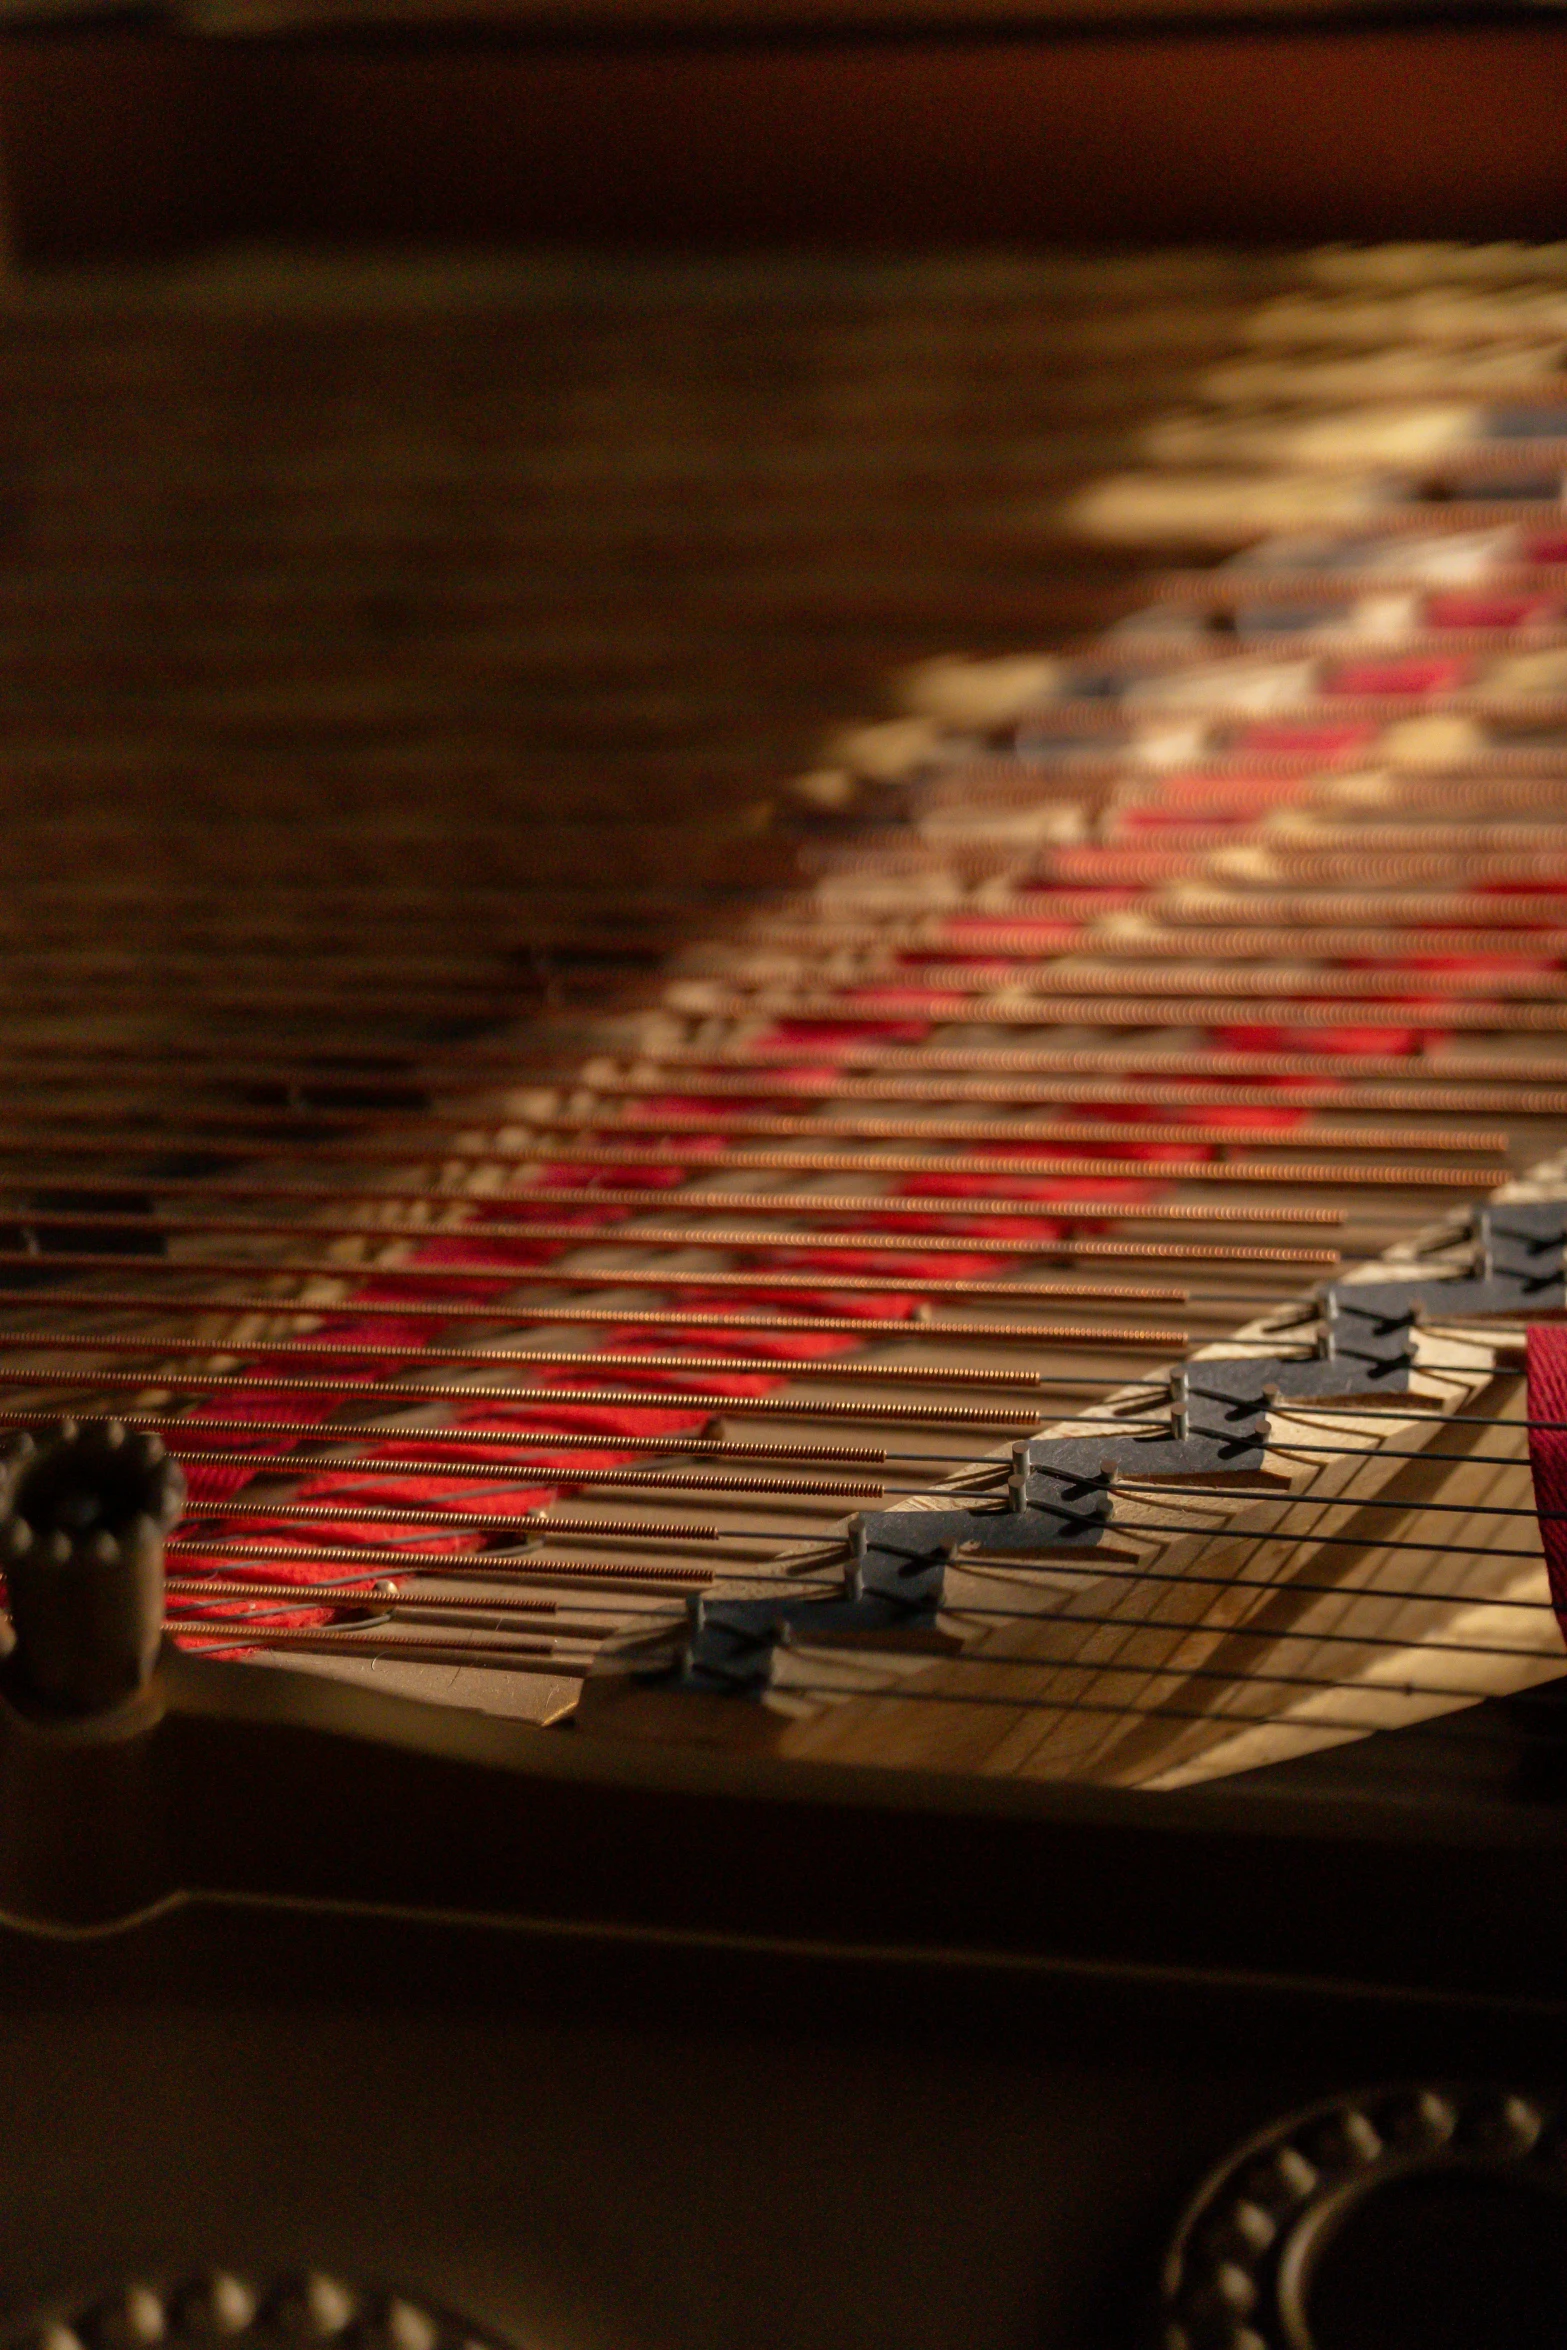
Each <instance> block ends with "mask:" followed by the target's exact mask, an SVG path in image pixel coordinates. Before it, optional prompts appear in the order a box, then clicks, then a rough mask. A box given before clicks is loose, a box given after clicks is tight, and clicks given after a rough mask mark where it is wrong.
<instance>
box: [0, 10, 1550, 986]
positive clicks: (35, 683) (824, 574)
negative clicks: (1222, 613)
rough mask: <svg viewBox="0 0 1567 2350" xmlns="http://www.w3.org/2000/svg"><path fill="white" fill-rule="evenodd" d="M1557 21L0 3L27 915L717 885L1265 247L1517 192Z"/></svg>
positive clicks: (1098, 582) (754, 853)
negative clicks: (208, 896) (194, 892)
mask: <svg viewBox="0 0 1567 2350" xmlns="http://www.w3.org/2000/svg"><path fill="white" fill-rule="evenodd" d="M1564 58H1567V32H1564V30H1563V28H1562V26H1561V24H1560V21H1559V20H1558V19H1555V18H1553V17H1551V16H1550V15H1549V14H1548V13H1542V12H1541V11H1538V10H1534V11H1523V12H1521V13H1520V12H1513V13H1507V12H1498V11H1496V10H1494V9H1486V10H1483V11H1475V10H1469V11H1462V10H1460V11H1458V12H1456V13H1455V12H1454V11H1452V10H1446V11H1439V12H1435V13H1433V12H1431V11H1429V10H1399V9H1393V10H1388V9H1383V10H1382V11H1380V12H1379V13H1368V12H1367V11H1366V10H1364V9H1359V10H1349V9H1346V8H1344V7H1341V6H1337V5H1333V4H1332V0H1329V4H1327V5H1317V6H1313V5H1311V4H1310V0H1306V4H1305V5H1299V4H1296V5H1292V6H1291V7H1290V8H1289V9H1287V10H1281V9H1272V10H1270V9H1268V8H1267V7H1265V6H1264V7H1262V8H1260V9H1259V8H1255V7H1254V8H1253V9H1252V10H1251V11H1250V12H1249V13H1247V14H1236V13H1235V12H1234V10H1233V9H1230V10H1228V11H1226V10H1225V9H1224V8H1222V7H1221V8H1220V9H1219V10H1217V11H1213V10H1210V11H1208V12H1207V13H1204V12H1203V11H1202V10H1201V9H1200V8H1199V9H1196V10H1194V9H1193V8H1192V7H1191V6H1190V5H1186V6H1185V7H1184V8H1183V9H1182V11H1181V13H1180V14H1179V15H1178V16H1169V15H1161V14H1160V12H1159V10H1158V9H1156V8H1152V7H1150V6H1149V5H1148V0H1131V4H1129V5H1118V6H1116V7H1115V8H1114V9H1108V8H1106V7H1102V6H1099V4H1098V0H1073V5H1071V7H1070V8H1069V10H1067V11H1065V12H1064V11H1063V8H1062V7H1061V5H1059V0H1058V4H1057V5H1055V6H1053V7H1052V6H1050V5H1048V4H1044V0H941V5H939V6H937V7H936V8H935V9H934V10H933V9H932V8H931V7H930V6H929V4H928V0H923V4H917V0H902V4H901V5H893V4H892V0H701V5H700V6H696V5H692V0H569V4H568V0H453V4H452V5H447V6H443V5H440V4H435V5H432V4H430V0H201V4H200V5H198V6H196V7H195V8H194V9H193V10H191V11H189V12H186V13H184V14H181V15H177V16H175V15H169V14H167V13H165V12H161V11H151V12H148V11H131V12H127V11H124V10H113V11H104V12H101V13H98V14H95V13H94V12H93V11H92V10H91V9H83V8H81V7H71V8H68V9H64V10H62V9H59V8H56V7H55V6H54V5H53V0H47V4H45V0H32V4H30V5H22V6H16V5H13V6H11V7H10V8H9V10H8V11H7V12H6V14H5V17H4V21H3V23H0V168H3V174H4V190H5V211H6V218H7V223H8V229H7V236H8V257H7V265H6V269H5V272H4V274H3V276H0V754H3V760H4V773H5V778H6V782H5V793H4V805H5V812H6V817H7V841H6V862H7V865H8V867H9V868H10V870H11V872H12V874H13V875H14V876H18V877H22V878H25V879H26V880H27V881H28V882H29V884H30V885H36V884H37V883H39V882H40V881H43V882H44V883H45V884H46V888H45V895H46V896H47V895H48V891H49V888H50V887H54V886H57V887H58V888H59V889H60V890H63V891H64V892H65V893H66V896H67V898H68V900H69V907H68V917H62V916H61V914H60V908H59V905H58V904H55V905H54V910H53V912H52V913H50V915H49V920H50V921H51V922H57V921H58V920H60V919H62V918H68V926H69V927H70V928H71V930H72V933H73V935H75V936H78V937H79V936H80V935H81V933H82V932H83V931H84V930H85V931H86V932H88V933H90V932H91V930H92V928H93V925H94V924H107V925H109V926H110V927H111V928H113V927H114V926H116V925H119V926H121V927H122V928H123V927H124V926H125V925H127V924H129V925H130V926H131V929H132V931H133V932H134V933H136V935H142V934H143V933H144V932H146V931H159V932H160V933H161V931H162V929H163V927H164V926H165V925H166V924H167V923H168V922H169V921H171V920H173V919H175V918H176V913H177V907H178V903H179V901H180V900H181V897H182V894H188V892H189V890H190V889H191V888H192V887H200V888H201V889H208V888H210V889H211V890H214V891H216V892H219V893H221V894H223V895H224V896H227V895H228V894H230V893H235V892H238V893H243V892H246V891H249V892H252V893H254V892H257V891H261V892H265V891H266V890H267V889H268V888H269V887H270V886H271V883H272V882H274V881H275V882H276V884H277V886H278V887H279V888H281V889H284V890H285V891H288V892H294V893H296V896H297V895H298V893H303V896H302V897H300V899H299V902H300V903H302V904H303V903H305V902H306V901H308V909H307V911H306V912H304V913H301V914H299V915H298V917H297V919H298V920H299V922H300V923H302V924H304V925H305V926H306V928H307V929H310V930H311V931H312V935H313V934H314V932H315V931H317V930H319V931H321V932H323V933H325V932H329V931H331V930H332V929H333V928H334V926H336V925H339V924H340V923H342V922H343V921H345V920H346V919H348V916H347V914H346V913H345V910H344V907H343V906H342V905H341V904H340V903H337V902H336V901H334V899H333V898H332V896H331V889H332V885H333V884H335V883H338V882H344V883H347V884H353V885H356V886H357V885H358V884H360V883H364V884H367V885H368V884H374V885H375V886H376V888H377V889H378V890H380V891H381V892H382V893H383V896H382V898H381V900H380V904H381V907H382V911H383V912H384V909H385V904H386V901H385V898H384V891H385V889H386V888H387V887H388V886H394V887H395V886H396V885H397V884H398V883H399V881H400V880H406V879H408V878H410V877H415V876H416V877H417V879H418V881H419V883H420V886H421V888H422V889H423V890H425V892H426V893H427V898H428V896H429V895H430V893H434V895H435V896H437V897H439V898H440V900H441V902H442V907H444V909H445V915H444V916H443V917H442V918H445V917H446V916H450V915H451V914H452V913H453V911H454V910H455V911H457V912H458V913H460V909H461V905H462V902H463V892H464V889H465V887H466V886H467V885H468V884H469V883H471V882H472V881H473V880H474V879H475V878H476V870H477V866H478V864H479V863H481V862H482V864H483V868H484V878H485V880H486V881H487V882H488V883H490V884H491V885H499V886H501V887H503V888H505V889H506V890H508V891H512V892H515V893H517V899H518V906H519V912H520V914H521V915H523V916H525V915H526V911H527V908H528V906H530V905H534V906H537V907H538V908H539V909H540V918H541V919H542V918H543V910H544V909H545V908H549V909H552V910H553V911H554V913H555V914H556V915H557V916H558V919H559V921H560V922H564V923H566V924H567V926H568V927H569V920H570V917H569V916H568V914H567V913H566V912H563V911H562V909H566V908H569V907H570V906H571V905H574V904H576V903H579V902H588V901H591V902H593V903H594V904H596V905H597V906H598V907H599V909H600V913H601V914H602V912H603V909H604V906H605V905H606V903H608V902H609V901H611V900H614V899H616V898H617V895H618V896H620V897H625V898H627V899H628V901H629V898H630V897H633V896H634V897H635V898H636V899H637V902H638V913H637V920H638V921H639V922H640V923H641V924H642V925H643V927H644V929H645V930H647V932H648V934H649V935H650V936H651V935H652V933H654V932H656V931H657V930H658V928H659V924H660V922H661V920H662V916H661V914H660V911H659V908H660V905H661V904H662V903H663V901H665V900H666V899H667V900H668V901H669V902H670V903H672V904H673V905H675V906H676V907H677V908H681V909H684V911H685V913H687V914H688V913H690V912H692V911H694V910H696V909H697V908H699V907H701V906H704V905H710V904H712V903H714V902H717V901H722V900H723V899H724V898H725V897H726V896H727V895H729V894H731V893H732V892H734V891H735V890H745V889H749V888H751V887H752V886H754V885H755V884H756V882H757V881H758V880H763V879H766V878H767V877H769V876H770V875H772V874H774V873H776V872H777V871H778V870H779V869H780V859H781V858H783V857H784V856H785V855H786V844H785V843H784V842H783V841H782V840H781V838H780V830H779V809H780V806H781V805H784V806H786V805H787V802H783V803H781V802H780V800H779V796H778V792H779V785H780V782H781V780H782V779H783V778H786V777H787V776H788V775H789V774H790V773H791V772H793V771H795V770H798V769H799V768H801V767H802V766H810V765H811V764H812V763H813V761H814V760H815V758H816V756H817V751H818V745H819V743H820V740H821V737H822V734H823V731H824V729H826V728H829V727H830V726H831V725H833V724H834V723H836V722H841V721H843V720H846V719H852V718H856V717H861V716H866V715H870V714H874V713H875V711H876V710H877V709H878V708H879V707H882V706H884V704H883V681H884V679H885V678H886V676H887V673H888V672H889V671H891V670H895V669H896V668H898V667H900V666H901V665H903V664H905V663H907V662H910V661H913V660H915V659H917V658H919V657H921V656H923V655H927V654H930V653H935V652H942V651H947V650H954V649H957V650H967V651H973V652H984V651H987V650H993V649H1001V648H1004V647H1009V646H1017V645H1020V644H1033V643H1039V642H1048V641H1052V640H1056V641H1059V640H1060V639H1061V638H1063V637H1070V636H1071V635H1072V634H1074V633H1077V632H1081V631H1087V630H1090V629H1093V628H1096V627H1098V626H1100V625H1102V624H1103V623H1104V622H1105V621H1106V620H1107V619H1108V618H1111V617H1113V616H1114V614H1115V613H1116V612H1118V611H1119V610H1121V609H1123V608H1125V606H1126V604H1127V602H1128V601H1129V599H1130V579H1131V570H1130V567H1129V565H1128V563H1127V562H1126V561H1125V560H1123V559H1122V558H1121V557H1119V556H1117V555H1116V554H1115V553H1114V552H1113V551H1106V550H1099V551H1093V550H1089V549H1086V548H1083V547H1079V546H1077V545H1075V544H1073V543H1071V542H1070V541H1068V540H1067V539H1065V538H1064V537H1063V535H1062V530H1061V525H1060V522H1059V519H1058V515H1059V509H1060V506H1061V503H1062V500H1063V497H1064V495H1065V494H1066V492H1067V491H1068V490H1069V489H1070V488H1071V487H1073V486H1074V485H1076V484H1077V483H1078V482H1080V481H1081V480H1082V479H1083V478H1085V477H1087V476H1092V475H1094V474H1097V473H1101V472H1103V471H1104V470H1106V469H1107V468H1111V467H1113V466H1115V465H1116V464H1117V463H1118V462H1120V461H1121V460H1122V458H1123V457H1124V456H1125V455H1126V453H1127V451H1128V449H1129V448H1130V445H1131V435H1132V434H1133V433H1134V431H1135V429H1136V428H1137V426H1138V425H1139V424H1140V423H1141V422H1142V420H1143V419H1144V418H1145V417H1146V416H1147V415H1148V414H1149V413H1150V412H1158V411H1160V410H1168V409H1169V408H1170V407H1171V406H1172V405H1174V404H1178V403H1179V399H1180V395H1181V391H1182V387H1183V385H1184V383H1185V381H1186V378H1187V375H1188V372H1189V370H1191V369H1194V368H1196V367H1198V366H1199V365H1200V364H1202V363H1203V362H1204V361H1205V360H1207V359H1209V358H1210V357H1211V356H1213V355H1214V354H1215V353H1216V352H1218V351H1221V350H1223V349H1224V348H1226V347H1227V345H1228V343H1229V341H1230V339H1231V336H1232V334H1233V330H1234V325H1235V321H1236V319H1237V318H1238V316H1239V315H1240V314H1241V312H1242V311H1243V310H1245V309H1246V308H1248V307H1249V306H1251V305H1252V304H1253V303H1255V302H1256V301H1257V300H1259V299H1260V298H1262V297H1263V296H1265V295H1266V294H1267V293H1268V292H1269V291H1270V290H1271V289H1272V288H1273V287H1274V286H1276V285H1277V284H1279V283H1280V282H1282V277H1281V272H1282V271H1283V269H1284V266H1285V264H1284V262H1283V260H1282V259H1281V255H1282V254H1283V253H1284V252H1285V251H1286V249H1287V248H1288V247H1289V246H1291V245H1299V244H1301V243H1309V242H1311V241H1313V240H1317V239H1320V238H1323V237H1344V236H1351V237H1360V236H1373V237H1384V236H1443V235H1453V234H1461V235H1469V236H1476V235H1478V236H1493V235H1523V236H1531V235H1550V234H1553V233H1559V232H1560V229H1561V227H1562V223H1563V219H1564V207H1563V202H1562V198H1563V194H1564V190H1567V151H1564V147H1563V142H1562V140H1561V136H1560V119H1561V101H1562V97H1563V71H1562V68H1563V62H1564ZM133 881H136V882H137V884H138V887H137V888H136V889H132V888H131V886H130V884H131V883H132V882H133ZM84 891H85V894H83V892H84ZM133 900H134V901H135V905H134V907H133V904H132V901H133ZM30 902H31V901H30ZM51 902H52V901H51ZM280 902H281V901H280ZM290 903H291V904H292V903H294V899H293V898H291V899H290ZM426 911H427V914H428V915H429V918H431V919H435V918H436V915H437V913H438V912H439V911H440V909H437V908H433V907H431V906H429V905H428V904H427V908H426ZM291 918H292V917H291ZM21 919H22V917H21V916H19V915H16V914H15V913H14V912H13V921H17V920H21ZM304 935H305V932H304V931H303V930H302V931H301V933H300V936H301V939H302V940H303V938H304ZM128 943H131V944H134V943H135V941H134V937H131V938H130V939H129V940H128Z"/></svg>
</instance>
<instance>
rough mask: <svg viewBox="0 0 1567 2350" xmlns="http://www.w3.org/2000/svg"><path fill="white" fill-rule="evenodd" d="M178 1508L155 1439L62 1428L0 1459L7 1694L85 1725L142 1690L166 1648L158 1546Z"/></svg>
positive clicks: (99, 1426)
mask: <svg viewBox="0 0 1567 2350" xmlns="http://www.w3.org/2000/svg"><path fill="white" fill-rule="evenodd" d="M184 1503H185V1478H184V1473H183V1471H182V1470H181V1469H180V1467H179V1465H178V1463H177V1462H175V1461H172V1460H170V1459H169V1457H168V1454H167V1453H166V1451H165V1450H164V1446H163V1443H162V1440H161V1438H159V1437H157V1436H155V1435H152V1434H150V1433H148V1434H139V1435H133V1434H131V1433H130V1432H129V1431H128V1430H126V1429H125V1428H123V1427H122V1426H121V1425H120V1423H119V1422H118V1421H117V1420H98V1421H92V1422H89V1423H87V1424H86V1425H79V1424H78V1423H77V1422H76V1421H74V1420H61V1421H58V1422H56V1423H55V1425H54V1426H53V1427H50V1428H48V1429H45V1430H43V1431H42V1432H41V1433H39V1434H38V1435H36V1436H26V1435H24V1436H22V1437H21V1438H20V1439H19V1440H18V1439H13V1440H12V1441H11V1442H10V1443H9V1444H7V1445H6V1446H5V1447H4V1449H3V1451H0V1566H3V1568H4V1571H5V1577H6V1583H7V1587H8V1589H9V1593H10V1604H11V1622H12V1626H13V1629H14V1631H15V1635H16V1646H15V1649H14V1651H13V1653H12V1656H11V1658H10V1660H9V1662H8V1665H7V1668H6V1670H7V1674H8V1677H9V1680H10V1683H11V1687H12V1691H13V1694H15V1695H17V1696H19V1697H20V1698H21V1699H22V1700H23V1701H24V1702H25V1703H26V1704H28V1705H30V1706H32V1707H34V1708H38V1709H41V1710H44V1711H46V1712H49V1713H54V1714H63V1715H68V1716H75V1717H81V1716H85V1715H89V1714H96V1713H103V1712H106V1711H107V1710H108V1709H109V1708H110V1707H112V1706H115V1705H117V1704H120V1703H121V1702H123V1700H125V1699H126V1698H128V1697H131V1696H133V1695H134V1694H135V1693H136V1691H137V1690H138V1689H140V1688H141V1687H142V1686H143V1685H144V1684H145V1682H146V1681H147V1679H148V1678H149V1676H150V1674H151V1672H152V1668H153V1664H154V1662H155V1660H156V1657H157V1653H158V1644H159V1641H160V1639H161V1637H162V1626H163V1541H164V1536H165V1535H166V1534H167V1533H168V1532H169V1530H170V1528H171V1527H172V1526H173V1525H174V1524H175V1523H176V1521H177V1520H178V1518H179V1515H180V1512H181V1510H182V1508H183V1507H184Z"/></svg>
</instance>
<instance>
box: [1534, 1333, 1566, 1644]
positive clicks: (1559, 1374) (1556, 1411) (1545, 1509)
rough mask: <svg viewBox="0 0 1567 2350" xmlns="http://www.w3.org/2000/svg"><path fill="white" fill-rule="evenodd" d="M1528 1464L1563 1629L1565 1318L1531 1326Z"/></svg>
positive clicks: (1552, 1595)
mask: <svg viewBox="0 0 1567 2350" xmlns="http://www.w3.org/2000/svg"><path fill="white" fill-rule="evenodd" d="M1528 1365H1529V1388H1528V1393H1529V1466H1530V1468H1531V1470H1532V1471H1533V1472H1534V1506H1535V1508H1536V1509H1537V1510H1538V1511H1539V1513H1540V1540H1541V1543H1542V1544H1543V1546H1544V1550H1545V1570H1546V1573H1547V1574H1548V1576H1549V1577H1550V1583H1551V1599H1552V1603H1553V1604H1554V1606H1555V1609H1556V1614H1557V1619H1558V1621H1559V1622H1560V1623H1561V1625H1562V1626H1563V1629H1564V1630H1567V1323H1560V1322H1545V1323H1535V1324H1533V1325H1532V1326H1531V1328H1530V1331H1529V1344H1528Z"/></svg>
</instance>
